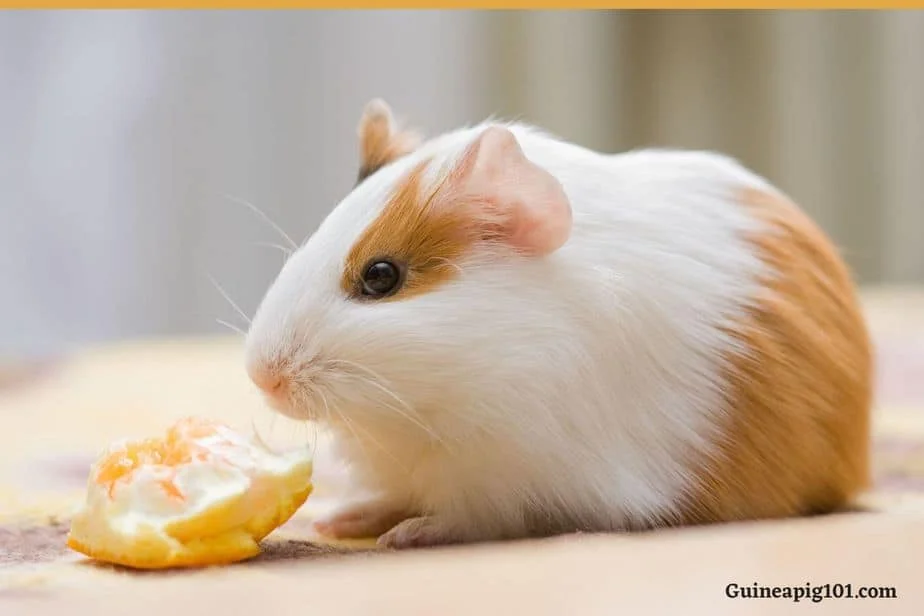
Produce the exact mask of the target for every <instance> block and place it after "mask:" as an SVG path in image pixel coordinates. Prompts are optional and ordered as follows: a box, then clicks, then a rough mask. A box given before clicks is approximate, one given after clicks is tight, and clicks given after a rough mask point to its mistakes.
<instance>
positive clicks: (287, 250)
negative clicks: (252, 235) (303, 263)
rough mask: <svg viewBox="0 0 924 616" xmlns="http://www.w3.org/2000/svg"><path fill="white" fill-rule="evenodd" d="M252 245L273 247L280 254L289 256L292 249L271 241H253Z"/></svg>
mask: <svg viewBox="0 0 924 616" xmlns="http://www.w3.org/2000/svg"><path fill="white" fill-rule="evenodd" d="M254 246H263V247H264V248H275V249H276V250H278V251H279V252H281V253H282V254H284V255H285V256H286V258H289V257H291V256H292V252H293V251H292V249H291V248H286V247H285V246H280V245H279V244H274V243H273V242H254Z"/></svg>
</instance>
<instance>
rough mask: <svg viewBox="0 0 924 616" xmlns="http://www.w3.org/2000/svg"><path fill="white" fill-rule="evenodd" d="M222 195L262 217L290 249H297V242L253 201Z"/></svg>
mask: <svg viewBox="0 0 924 616" xmlns="http://www.w3.org/2000/svg"><path fill="white" fill-rule="evenodd" d="M223 196H224V197H225V198H226V199H229V200H231V201H233V202H235V203H237V204H239V205H243V206H244V207H246V208H247V209H249V210H250V211H251V212H253V213H254V214H256V215H257V216H259V217H260V218H262V219H263V221H264V222H266V223H267V224H268V225H269V226H270V227H272V228H273V229H274V230H275V231H276V233H278V234H279V235H281V236H282V237H283V238H284V239H285V240H286V241H287V242H288V243H289V246H291V247H292V250H297V249H298V244H296V243H295V240H293V239H292V238H291V237H289V235H288V234H287V233H286V232H285V231H283V230H282V228H281V227H280V226H279V225H277V224H276V223H275V222H273V220H272V219H271V218H270V217H269V216H267V214H266V212H264V211H263V210H261V209H260V208H258V207H257V206H255V205H254V204H253V203H250V202H248V201H244V200H243V199H239V198H237V197H234V196H232V195H228V194H225V195H223Z"/></svg>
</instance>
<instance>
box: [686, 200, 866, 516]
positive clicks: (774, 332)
mask: <svg viewBox="0 0 924 616" xmlns="http://www.w3.org/2000/svg"><path fill="white" fill-rule="evenodd" d="M742 203H743V204H744V205H745V207H747V208H748V209H749V210H750V211H751V212H752V213H753V214H754V215H755V216H756V217H757V218H758V219H760V220H761V221H763V222H764V223H766V225H767V226H768V228H769V230H770V232H769V233H765V234H762V235H759V236H757V237H753V238H751V241H752V242H753V245H754V247H755V249H756V250H757V251H758V253H759V254H760V256H761V257H762V259H763V260H764V262H765V263H766V264H767V265H768V266H769V267H770V269H771V270H772V271H775V272H776V273H777V274H778V275H777V276H775V277H772V278H768V279H766V280H764V281H763V283H764V285H765V291H764V292H763V293H762V294H761V295H760V296H758V297H755V298H753V299H754V304H753V307H752V308H751V310H750V318H749V319H748V320H747V321H746V322H743V323H741V324H740V327H736V328H734V329H732V330H731V333H732V334H733V335H734V336H735V338H737V339H738V340H739V341H740V342H741V343H742V344H743V345H744V346H745V348H746V349H748V350H749V353H748V354H747V355H737V356H734V357H731V358H730V360H731V361H730V368H729V370H728V374H727V378H728V383H729V392H728V395H727V401H728V423H727V425H725V426H724V440H723V442H722V443H721V452H720V456H719V457H717V458H716V459H715V460H712V461H711V464H710V465H709V468H707V469H706V470H705V471H704V473H702V475H701V479H702V483H701V486H699V489H698V490H697V492H696V493H695V494H693V495H692V498H691V501H690V502H691V503H692V504H691V505H690V506H689V507H688V508H687V510H686V511H685V512H684V514H683V518H684V520H683V521H684V522H690V523H702V522H713V521H720V520H737V519H749V518H751V519H753V518H776V517H787V516H792V515H802V514H813V513H824V512H829V511H833V510H836V509H839V508H842V507H844V506H846V505H847V504H848V503H849V500H850V499H851V498H853V497H854V496H855V495H856V494H857V492H858V491H860V490H861V489H863V488H864V487H866V485H867V482H868V480H869V479H868V477H869V440H870V435H869V430H870V426H869V423H870V406H871V396H872V392H871V388H872V380H873V379H872V370H873V367H872V360H871V349H870V342H869V338H868V334H867V329H866V325H865V322H864V319H863V316H862V315H861V312H860V308H859V305H858V301H857V298H856V293H855V289H854V285H853V282H852V280H851V278H850V275H849V273H848V271H847V268H846V266H845V265H844V263H843V261H842V260H841V258H840V257H839V255H838V254H837V251H836V250H835V248H834V247H833V246H832V245H831V243H830V242H829V240H828V238H827V237H826V236H825V235H824V234H823V233H822V231H821V230H820V229H819V228H818V227H817V226H816V225H815V224H814V223H813V222H812V221H811V220H810V219H809V218H808V216H807V215H805V214H804V213H803V212H802V211H801V210H799V209H798V208H797V207H796V206H795V205H793V204H792V203H790V202H788V201H787V200H785V199H784V198H782V197H780V196H777V195H773V194H768V193H764V192H760V191H756V190H750V191H747V192H746V193H745V194H744V195H742Z"/></svg>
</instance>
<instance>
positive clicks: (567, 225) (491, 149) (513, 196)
mask: <svg viewBox="0 0 924 616" xmlns="http://www.w3.org/2000/svg"><path fill="white" fill-rule="evenodd" d="M448 184H449V190H450V191H452V192H453V193H455V195H456V196H457V197H458V196H462V195H464V197H463V199H464V200H465V204H464V205H463V207H470V208H474V211H473V212H472V215H473V216H474V217H475V219H476V220H475V222H476V224H478V223H480V226H481V228H482V229H483V230H484V233H485V235H486V236H488V237H491V238H492V239H499V240H500V241H502V242H504V243H506V244H508V245H510V246H511V247H513V248H514V249H516V250H517V251H518V252H520V253H524V254H527V255H532V256H543V255H547V254H550V253H552V252H555V251H556V250H558V249H559V248H560V247H561V246H562V245H563V244H564V243H565V242H566V241H567V240H568V237H569V236H570V235H571V203H570V201H569V200H568V196H567V195H566V194H565V191H564V189H563V188H562V186H561V184H560V183H559V182H558V180H557V179H556V178H555V177H554V176H553V175H552V174H551V173H549V172H548V171H546V170H545V169H543V168H542V167H540V166H539V165H536V164H535V163H533V162H532V161H530V160H529V159H528V158H527V157H526V155H525V154H524V153H523V150H522V149H521V148H520V144H519V143H518V142H517V139H516V137H515V136H514V134H513V133H512V132H510V131H509V130H508V129H506V128H504V127H502V126H489V127H488V128H486V129H485V130H484V131H483V132H482V133H481V135H479V137H478V138H477V139H476V140H475V141H474V142H473V143H472V144H471V145H470V146H469V147H468V148H467V149H466V151H465V153H464V154H463V155H462V157H461V159H460V160H459V162H458V163H457V165H456V167H455V168H454V169H453V171H452V172H451V174H450V177H449V180H448Z"/></svg>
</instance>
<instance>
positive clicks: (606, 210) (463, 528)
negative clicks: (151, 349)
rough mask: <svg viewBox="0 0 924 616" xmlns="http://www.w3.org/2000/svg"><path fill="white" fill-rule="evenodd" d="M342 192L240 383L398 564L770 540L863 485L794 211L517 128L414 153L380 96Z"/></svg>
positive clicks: (708, 175)
mask: <svg viewBox="0 0 924 616" xmlns="http://www.w3.org/2000/svg"><path fill="white" fill-rule="evenodd" d="M359 135H360V150H361V155H362V156H361V158H362V164H361V171H360V173H359V177H358V182H357V184H356V185H355V186H354V187H353V188H352V190H351V191H350V192H349V194H347V196H346V197H345V198H344V199H343V200H342V201H341V202H340V203H339V205H337V206H336V207H335V208H334V209H333V210H332V211H331V212H330V214H329V215H328V216H327V217H326V218H325V220H324V221H323V222H322V223H321V225H320V226H319V227H318V229H317V230H316V231H315V232H314V233H313V234H312V235H311V237H309V238H308V240H307V241H306V242H305V243H304V244H303V245H302V246H301V247H299V248H298V250H297V251H296V252H295V253H294V254H293V255H292V256H291V257H290V258H289V259H288V260H287V262H286V263H285V265H284V266H283V268H282V270H281V271H280V273H279V275H278V277H277V279H276V280H275V281H274V282H273V284H272V285H271V286H270V288H269V290H268V291H267V293H266V295H265V297H264V298H263V300H262V302H261V304H260V306H259V308H258V309H257V311H256V314H255V316H254V319H253V323H252V325H251V328H250V330H249V331H248V334H247V338H246V342H245V359H246V367H247V370H248V372H249V374H250V376H251V378H252V380H253V381H254V382H255V383H256V384H257V385H258V386H259V387H260V388H261V389H262V390H263V391H264V392H265V396H266V398H267V399H268V402H269V404H270V405H271V406H272V407H273V408H275V409H276V410H278V411H279V412H281V413H284V414H286V415H288V416H291V417H296V418H304V419H309V420H316V421H319V422H325V423H326V424H327V426H328V427H329V429H330V431H331V433H332V434H333V435H334V437H335V439H336V444H337V447H338V450H339V452H340V454H341V455H342V456H344V459H345V460H347V461H348V463H349V464H350V466H351V467H352V469H353V476H354V477H355V481H356V482H357V486H361V487H362V488H363V489H364V490H366V491H367V494H369V496H368V497H366V498H362V499H358V500H356V501H354V502H352V503H349V504H347V505H345V506H344V507H343V508H342V509H341V510H339V511H336V512H335V513H334V514H333V515H331V516H329V517H327V518H325V519H322V520H318V521H317V522H316V526H317V528H318V529H319V530H320V531H321V532H323V533H326V534H327V535H328V536H332V537H340V538H343V537H378V541H379V543H380V544H382V545H385V546H390V547H396V548H401V547H410V546H432V545H441V544H452V543H468V542H481V541H496V540H507V539H516V538H525V537H539V536H549V535H554V534H561V533H567V532H572V531H584V532H611V531H633V530H650V529H656V528H660V527H667V526H680V525H693V524H706V523H716V522H730V521H739V520H758V519H772V518H784V517H793V516H801V515H809V514H816V513H824V512H831V511H835V510H838V509H841V508H843V507H845V506H847V505H849V504H850V503H851V501H852V499H853V498H854V497H855V496H857V494H858V493H859V492H860V491H862V490H863V489H864V487H865V486H866V485H867V481H868V474H869V463H868V449H869V444H868V442H869V423H870V405H871V380H872V371H873V367H872V361H871V352H870V342H869V338H868V334H867V329H866V326H865V323H864V319H863V316H862V313H861V310H860V307H859V302H858V298H857V293H856V288H855V285H854V283H853V281H852V278H851V275H850V273H849V271H848V268H847V267H846V265H845V263H844V262H843V260H842V258H841V257H840V256H839V255H838V252H837V251H836V250H835V248H834V247H833V246H832V243H831V241H830V240H829V239H828V238H827V237H826V236H825V234H824V233H823V232H822V231H821V230H820V229H819V228H818V227H817V226H816V225H815V224H814V223H813V222H812V221H811V220H810V219H809V217H807V215H806V214H804V213H803V211H802V210H800V209H799V208H798V207H797V206H796V205H795V204H794V203H793V202H792V201H791V200H790V199H789V198H788V197H787V196H786V195H785V194H783V193H782V192H781V191H780V190H778V189H777V188H775V187H774V186H772V185H771V184H770V183H769V182H768V181H767V180H765V179H763V178H761V177H759V176H758V175H756V174H755V173H753V172H751V171H749V170H748V169H746V168H745V167H744V166H742V165H741V164H739V163H738V162H736V161H735V160H733V159H731V158H729V157H726V156H723V155H719V154H715V153H710V152H697V151H680V150H638V151H630V152H628V153H622V154H602V153H598V152H595V151H591V150H589V149H586V148H583V147H580V146H578V145H574V144H570V143H567V142H565V141H563V140H561V139H559V138H556V137H554V136H552V135H550V134H548V133H546V132H543V131H541V130H539V129H536V128H534V127H531V126H527V125H523V124H519V123H502V122H495V121H489V122H485V123H483V124H480V125H477V126H474V127H467V128H463V129H460V130H456V131H453V132H449V133H447V134H444V135H442V136H440V137H437V138H434V139H430V140H423V139H421V138H420V137H418V136H417V135H416V134H414V133H412V132H409V131H406V130H404V129H403V128H402V127H401V126H400V125H399V124H398V123H397V122H396V121H395V119H394V117H393V115H392V113H391V111H390V109H389V107H388V106H387V105H386V104H385V103H384V102H383V101H381V100H375V101H372V102H370V103H369V104H368V105H367V107H366V109H365V112H364V114H363V117H362V119H361V121H360V126H359Z"/></svg>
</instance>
